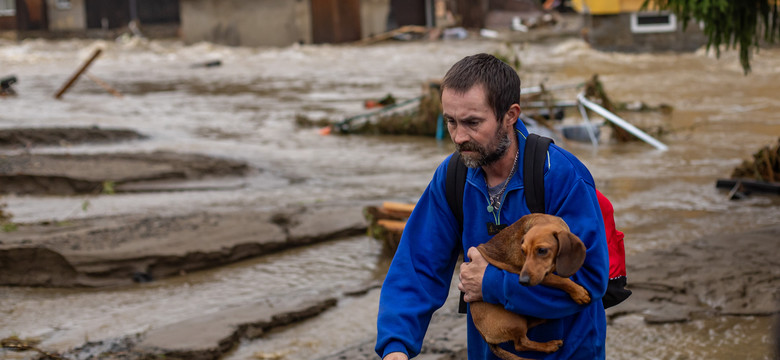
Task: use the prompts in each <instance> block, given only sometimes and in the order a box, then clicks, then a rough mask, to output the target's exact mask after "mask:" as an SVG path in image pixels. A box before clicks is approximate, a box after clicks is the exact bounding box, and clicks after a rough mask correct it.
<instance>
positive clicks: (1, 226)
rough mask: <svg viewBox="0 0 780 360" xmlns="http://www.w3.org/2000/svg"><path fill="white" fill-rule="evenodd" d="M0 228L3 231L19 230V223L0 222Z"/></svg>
mask: <svg viewBox="0 0 780 360" xmlns="http://www.w3.org/2000/svg"><path fill="white" fill-rule="evenodd" d="M0 230H1V231H3V232H12V231H16V230H19V225H17V224H15V223H12V222H7V223H2V224H0Z"/></svg>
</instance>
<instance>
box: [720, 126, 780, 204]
mask: <svg viewBox="0 0 780 360" xmlns="http://www.w3.org/2000/svg"><path fill="white" fill-rule="evenodd" d="M715 187H717V188H725V189H731V191H730V192H729V199H731V200H736V199H740V198H743V197H745V196H746V195H749V194H750V191H756V192H763V193H774V194H778V195H780V138H778V139H777V143H776V144H775V145H774V146H768V145H767V146H764V147H762V148H761V149H759V150H758V151H757V152H756V153H755V154H753V160H752V161H749V160H745V161H743V162H742V164H741V165H739V166H737V167H736V168H734V170H733V171H732V173H731V179H718V181H717V182H716V183H715Z"/></svg>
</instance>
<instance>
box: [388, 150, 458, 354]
mask: <svg viewBox="0 0 780 360" xmlns="http://www.w3.org/2000/svg"><path fill="white" fill-rule="evenodd" d="M446 163H447V162H446V161H445V162H444V163H442V165H441V166H439V168H438V169H437V171H436V173H435V174H434V178H433V180H432V181H431V183H430V184H429V185H428V187H427V189H426V190H425V192H424V193H423V195H422V196H421V198H420V200H419V201H418V202H417V204H416V205H415V208H414V211H413V212H412V214H411V216H410V217H409V219H408V221H407V223H406V226H405V228H404V232H403V235H402V237H401V241H400V243H399V245H398V249H397V250H396V253H395V255H394V256H393V261H392V263H391V265H390V269H389V270H388V273H387V277H386V278H385V280H384V283H383V285H382V291H381V295H380V299H379V314H378V316H377V343H376V348H375V350H376V352H377V354H379V356H384V355H386V354H388V353H390V352H395V351H401V352H405V353H407V354H408V355H410V356H415V355H417V354H418V353H419V352H420V349H421V347H422V341H423V337H424V335H425V332H426V331H427V329H428V324H429V323H430V319H431V315H432V314H433V312H434V311H435V310H436V309H438V308H439V307H441V306H442V305H443V304H444V302H445V301H446V299H447V296H448V294H449V289H450V283H451V281H452V274H453V271H454V269H455V264H456V262H457V259H458V255H459V253H460V251H461V247H462V246H461V245H460V241H459V239H458V229H457V224H456V220H455V218H454V216H453V215H452V211H451V210H450V208H449V206H448V205H447V200H446V198H445V196H444V177H445V175H446V167H447V166H446Z"/></svg>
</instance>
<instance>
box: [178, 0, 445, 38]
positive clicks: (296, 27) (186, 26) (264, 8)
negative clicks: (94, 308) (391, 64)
mask: <svg viewBox="0 0 780 360" xmlns="http://www.w3.org/2000/svg"><path fill="white" fill-rule="evenodd" d="M180 1H181V19H182V23H181V35H182V39H183V40H184V41H185V42H187V43H194V42H198V41H209V42H214V43H219V44H226V45H234V46H239V45H240V46H287V45H290V44H293V43H301V44H319V43H344V42H350V41H357V40H360V39H365V38H368V37H371V36H373V35H376V34H381V33H384V32H386V31H388V30H391V29H395V28H398V27H400V26H404V25H427V26H433V20H432V19H433V4H434V0H422V1H421V0H264V1H251V0H180Z"/></svg>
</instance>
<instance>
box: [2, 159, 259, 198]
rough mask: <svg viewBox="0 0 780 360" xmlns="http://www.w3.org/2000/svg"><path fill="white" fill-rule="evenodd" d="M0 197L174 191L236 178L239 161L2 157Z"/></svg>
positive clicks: (241, 169) (244, 169)
mask: <svg viewBox="0 0 780 360" xmlns="http://www.w3.org/2000/svg"><path fill="white" fill-rule="evenodd" d="M0 160H2V161H0V194H2V193H15V194H46V195H73V194H95V193H100V192H107V191H108V192H114V191H116V192H122V191H153V190H155V188H161V189H165V190H172V189H173V190H175V189H176V188H177V187H179V188H185V187H188V186H191V185H188V184H187V182H192V181H198V180H203V179H206V178H214V177H226V176H231V175H233V176H240V175H245V174H247V173H248V172H249V171H250V168H249V166H248V165H247V164H246V163H244V162H241V161H235V160H230V159H221V158H214V157H210V156H205V155H198V154H180V153H172V152H153V153H132V154H81V155H72V154H53V155H48V154H47V155H43V154H19V155H0Z"/></svg>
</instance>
